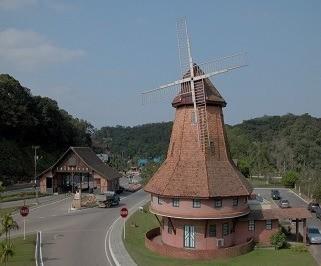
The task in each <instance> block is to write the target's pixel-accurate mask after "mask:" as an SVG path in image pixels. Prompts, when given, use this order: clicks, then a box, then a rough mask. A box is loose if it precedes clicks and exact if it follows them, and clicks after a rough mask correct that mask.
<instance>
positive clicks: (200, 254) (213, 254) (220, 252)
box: [145, 227, 255, 260]
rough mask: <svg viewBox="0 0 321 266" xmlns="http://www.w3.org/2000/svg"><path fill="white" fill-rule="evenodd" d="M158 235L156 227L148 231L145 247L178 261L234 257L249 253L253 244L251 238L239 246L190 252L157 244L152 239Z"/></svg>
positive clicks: (158, 231) (189, 250)
mask: <svg viewBox="0 0 321 266" xmlns="http://www.w3.org/2000/svg"><path fill="white" fill-rule="evenodd" d="M159 235H160V228H159V227H156V228H154V229H152V230H150V231H148V232H147V233H146V235H145V246H146V247H147V248H148V249H149V250H151V251H153V252H155V253H157V254H159V255H161V256H165V257H172V258H180V259H193V260H209V259H217V258H230V257H236V256H239V255H242V254H245V253H248V252H249V251H251V250H253V248H254V246H255V243H254V240H253V238H251V239H250V240H249V241H248V242H245V243H243V244H240V245H236V246H232V247H227V248H221V249H217V250H212V249H211V250H192V249H183V248H176V247H172V246H169V245H166V244H164V243H162V244H159V243H156V242H154V241H153V238H155V237H156V236H159Z"/></svg>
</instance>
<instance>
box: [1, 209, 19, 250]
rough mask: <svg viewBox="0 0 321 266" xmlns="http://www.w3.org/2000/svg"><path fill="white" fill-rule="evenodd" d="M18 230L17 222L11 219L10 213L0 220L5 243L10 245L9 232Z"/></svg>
mask: <svg viewBox="0 0 321 266" xmlns="http://www.w3.org/2000/svg"><path fill="white" fill-rule="evenodd" d="M15 229H19V226H18V224H17V222H16V221H15V220H14V219H13V218H12V215H11V213H6V214H4V215H3V216H2V219H1V233H5V234H6V243H8V240H9V244H10V232H11V230H15Z"/></svg>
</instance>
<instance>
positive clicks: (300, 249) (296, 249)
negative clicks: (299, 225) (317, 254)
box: [291, 244, 308, 252]
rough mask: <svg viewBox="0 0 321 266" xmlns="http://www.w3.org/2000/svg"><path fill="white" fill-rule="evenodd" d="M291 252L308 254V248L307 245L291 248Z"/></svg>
mask: <svg viewBox="0 0 321 266" xmlns="http://www.w3.org/2000/svg"><path fill="white" fill-rule="evenodd" d="M291 250H292V251H295V252H307V251H308V248H307V247H306V246H305V245H303V244H300V245H293V246H291Z"/></svg>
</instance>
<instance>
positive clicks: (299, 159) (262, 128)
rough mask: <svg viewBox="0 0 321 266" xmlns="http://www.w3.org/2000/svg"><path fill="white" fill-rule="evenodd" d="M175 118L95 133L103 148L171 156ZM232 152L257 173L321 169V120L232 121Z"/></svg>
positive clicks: (96, 143) (266, 118)
mask: <svg viewBox="0 0 321 266" xmlns="http://www.w3.org/2000/svg"><path fill="white" fill-rule="evenodd" d="M171 127H172V122H167V123H154V124H146V125H141V126H135V127H121V126H117V127H103V128H101V129H100V130H98V131H96V133H95V134H94V136H93V144H94V146H95V147H97V148H98V150H99V151H103V150H104V149H105V148H106V147H107V150H108V149H109V150H110V151H111V152H112V153H113V154H116V155H119V156H120V157H121V158H131V159H132V158H133V159H134V160H135V159H137V158H154V157H157V156H160V155H163V156H166V151H167V147H168V143H169V138H170V131H171ZM226 129H227V135H228V139H229V143H230V148H231V153H232V157H233V158H235V159H238V160H239V164H240V167H248V168H249V169H250V171H251V173H252V174H278V173H280V172H283V171H284V170H290V169H294V170H297V171H301V170H305V169H308V168H309V169H311V168H312V169H318V170H320V169H321V119H319V118H314V117H311V116H310V115H308V114H304V115H301V116H296V115H293V114H288V115H284V116H264V117H260V118H255V119H251V120H247V121H244V122H243V123H241V124H238V125H234V126H229V125H226Z"/></svg>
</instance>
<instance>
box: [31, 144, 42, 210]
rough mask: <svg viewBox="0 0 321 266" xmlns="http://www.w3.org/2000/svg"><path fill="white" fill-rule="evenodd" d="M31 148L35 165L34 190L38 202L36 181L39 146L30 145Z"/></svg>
mask: <svg viewBox="0 0 321 266" xmlns="http://www.w3.org/2000/svg"><path fill="white" fill-rule="evenodd" d="M32 148H33V149H34V150H35V154H34V167H35V173H34V174H35V190H36V202H37V204H39V201H38V182H37V160H38V158H37V150H38V149H39V148H40V146H32Z"/></svg>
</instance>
